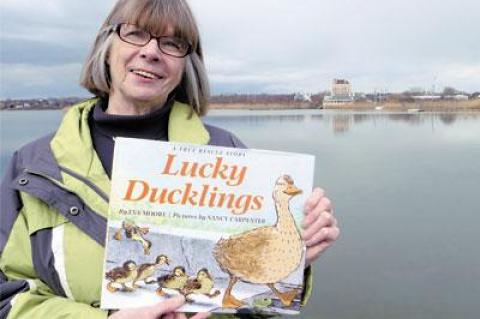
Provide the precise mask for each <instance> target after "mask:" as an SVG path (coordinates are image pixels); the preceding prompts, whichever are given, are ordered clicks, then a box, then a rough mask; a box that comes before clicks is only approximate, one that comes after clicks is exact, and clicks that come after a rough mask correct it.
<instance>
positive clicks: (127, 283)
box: [101, 138, 314, 314]
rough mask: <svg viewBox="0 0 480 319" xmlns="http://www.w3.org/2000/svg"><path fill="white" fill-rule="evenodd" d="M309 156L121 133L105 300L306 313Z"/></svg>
mask: <svg viewBox="0 0 480 319" xmlns="http://www.w3.org/2000/svg"><path fill="white" fill-rule="evenodd" d="M313 174H314V157H313V156H311V155H306V154H296V153H285V152H274V151H264V150H252V149H234V148H226V147H217V146H206V145H192V144H182V143H169V142H160V141H152V140H140V139H132V138H117V139H116V140H115V152H114V161H113V169H112V186H111V195H110V206H109V216H108V229H107V240H106V249H105V263H104V278H103V282H102V298H101V307H102V308H103V309H121V308H126V307H141V306H146V305H150V304H154V303H157V302H159V301H162V300H165V298H169V297H170V296H173V295H176V294H183V295H185V297H186V300H187V303H186V304H185V305H184V306H183V307H182V308H181V309H180V310H179V311H182V312H204V311H210V312H224V313H236V312H239V313H249V312H264V313H282V314H298V313H299V308H300V298H301V293H302V290H303V274H304V264H305V261H304V259H305V245H304V243H303V241H302V240H301V236H300V232H301V223H302V219H303V205H304V202H305V199H306V197H307V196H308V195H309V194H310V192H311V189H312V182H313Z"/></svg>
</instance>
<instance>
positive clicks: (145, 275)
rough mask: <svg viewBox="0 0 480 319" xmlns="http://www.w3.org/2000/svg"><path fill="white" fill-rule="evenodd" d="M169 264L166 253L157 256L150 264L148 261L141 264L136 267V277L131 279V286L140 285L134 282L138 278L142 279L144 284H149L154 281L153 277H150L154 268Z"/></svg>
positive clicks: (136, 286)
mask: <svg viewBox="0 0 480 319" xmlns="http://www.w3.org/2000/svg"><path fill="white" fill-rule="evenodd" d="M169 264H170V260H169V259H168V257H167V256H166V255H159V256H157V258H156V259H155V263H154V264H150V263H148V264H141V265H140V266H138V268H137V272H138V274H137V278H135V280H134V281H133V283H132V287H134V288H138V287H140V286H138V285H137V284H136V282H137V281H140V280H143V281H144V282H145V283H146V284H151V283H154V282H156V281H155V279H153V278H151V276H152V275H153V273H154V272H155V270H157V268H159V267H160V266H161V265H169ZM149 277H150V278H149Z"/></svg>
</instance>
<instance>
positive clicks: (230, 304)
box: [222, 294, 245, 308]
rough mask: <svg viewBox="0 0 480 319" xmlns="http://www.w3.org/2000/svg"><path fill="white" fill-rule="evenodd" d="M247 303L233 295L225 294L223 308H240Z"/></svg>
mask: <svg viewBox="0 0 480 319" xmlns="http://www.w3.org/2000/svg"><path fill="white" fill-rule="evenodd" d="M244 304H245V303H244V302H243V301H241V300H238V299H237V298H235V297H234V296H232V295H231V294H228V295H227V294H225V295H224V296H223V301H222V307H223V308H239V307H241V306H243V305H244Z"/></svg>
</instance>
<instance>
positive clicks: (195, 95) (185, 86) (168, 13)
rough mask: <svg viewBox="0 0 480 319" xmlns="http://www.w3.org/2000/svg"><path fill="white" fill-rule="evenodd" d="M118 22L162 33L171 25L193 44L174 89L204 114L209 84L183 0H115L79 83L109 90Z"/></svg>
mask: <svg viewBox="0 0 480 319" xmlns="http://www.w3.org/2000/svg"><path fill="white" fill-rule="evenodd" d="M118 23H131V24H136V25H138V26H140V27H142V28H144V29H146V30H147V31H149V32H150V33H152V34H162V33H163V32H164V31H165V30H166V29H167V27H168V26H172V27H173V29H174V34H175V36H178V37H181V38H183V39H185V40H187V41H188V42H189V43H190V44H191V45H192V49H193V50H192V53H191V54H189V55H187V56H186V57H185V70H184V74H183V77H182V80H181V82H180V84H179V85H178V87H177V88H176V89H175V99H176V100H178V101H179V102H183V103H187V104H189V105H190V106H191V107H192V109H193V110H194V111H195V112H196V113H197V114H199V115H204V114H205V113H206V111H207V108H208V97H209V93H210V92H209V84H208V78H207V72H206V69H205V65H204V63H203V53H202V46H201V43H200V36H199V33H198V27H197V24H196V22H195V19H194V17H193V14H192V12H191V10H190V8H189V6H188V4H187V2H186V1H185V0H118V2H117V3H116V4H115V6H114V7H113V9H112V11H111V12H110V14H109V15H108V17H107V19H106V20H105V22H104V23H103V25H102V27H101V28H100V30H99V32H98V33H97V37H96V39H95V42H94V44H93V47H92V49H91V51H90V53H89V55H88V56H87V59H86V61H85V64H84V66H83V70H82V73H81V76H80V84H81V85H82V86H83V87H84V88H86V89H87V90H88V91H90V92H91V93H93V94H94V95H95V96H98V97H103V98H106V97H108V95H109V94H110V74H109V68H108V65H107V59H108V53H109V50H110V47H111V45H112V42H113V37H114V36H115V33H114V26H115V25H116V24H118Z"/></svg>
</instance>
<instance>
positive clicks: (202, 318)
mask: <svg viewBox="0 0 480 319" xmlns="http://www.w3.org/2000/svg"><path fill="white" fill-rule="evenodd" d="M210 315H211V313H210V312H199V313H197V314H196V315H195V316H193V317H190V319H205V318H208V317H210Z"/></svg>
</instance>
